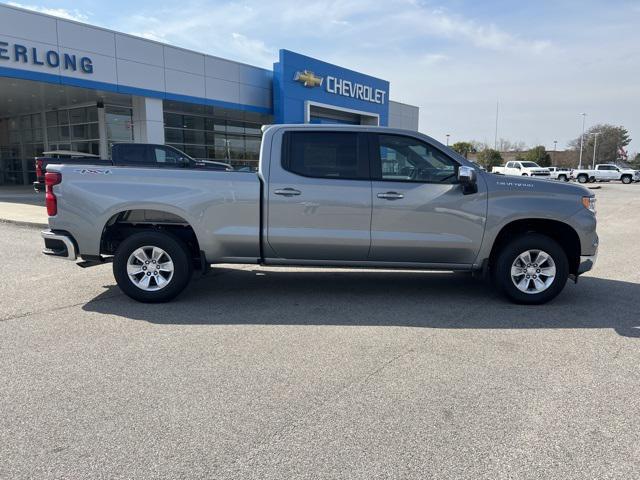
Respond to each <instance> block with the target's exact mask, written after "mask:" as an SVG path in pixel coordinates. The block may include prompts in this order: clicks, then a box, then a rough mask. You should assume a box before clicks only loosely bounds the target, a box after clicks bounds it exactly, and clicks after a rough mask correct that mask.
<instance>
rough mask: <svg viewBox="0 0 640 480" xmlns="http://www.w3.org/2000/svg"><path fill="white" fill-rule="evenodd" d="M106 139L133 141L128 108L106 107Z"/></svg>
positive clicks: (131, 120)
mask: <svg viewBox="0 0 640 480" xmlns="http://www.w3.org/2000/svg"><path fill="white" fill-rule="evenodd" d="M105 119H106V124H107V140H109V141H110V142H131V141H133V118H132V113H131V109H130V108H122V107H109V106H108V107H106V108H105Z"/></svg>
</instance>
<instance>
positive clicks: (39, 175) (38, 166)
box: [36, 158, 42, 181]
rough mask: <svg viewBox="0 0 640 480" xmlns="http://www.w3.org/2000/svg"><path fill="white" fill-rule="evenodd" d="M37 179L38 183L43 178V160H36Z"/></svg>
mask: <svg viewBox="0 0 640 480" xmlns="http://www.w3.org/2000/svg"><path fill="white" fill-rule="evenodd" d="M36 178H37V179H38V181H39V180H40V179H41V178H42V159H40V158H36Z"/></svg>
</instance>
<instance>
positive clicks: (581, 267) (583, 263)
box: [578, 253, 598, 275]
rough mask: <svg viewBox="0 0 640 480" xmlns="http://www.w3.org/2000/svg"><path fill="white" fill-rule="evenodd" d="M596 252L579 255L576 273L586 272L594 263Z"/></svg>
mask: <svg viewBox="0 0 640 480" xmlns="http://www.w3.org/2000/svg"><path fill="white" fill-rule="evenodd" d="M597 258H598V254H597V253H596V254H594V255H581V256H580V263H579V264H578V275H582V274H583V273H586V272H588V271H589V270H591V269H592V268H593V266H594V265H595V264H596V260H597Z"/></svg>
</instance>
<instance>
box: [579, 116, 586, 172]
mask: <svg viewBox="0 0 640 480" xmlns="http://www.w3.org/2000/svg"><path fill="white" fill-rule="evenodd" d="M580 115H582V135H581V136H580V160H579V161H578V169H581V168H582V147H583V146H584V121H585V118H586V117H587V114H586V113H581V114H580Z"/></svg>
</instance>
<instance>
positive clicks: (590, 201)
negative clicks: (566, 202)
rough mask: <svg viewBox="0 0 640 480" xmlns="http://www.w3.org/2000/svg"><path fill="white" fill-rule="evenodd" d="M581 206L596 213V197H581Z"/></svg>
mask: <svg viewBox="0 0 640 480" xmlns="http://www.w3.org/2000/svg"><path fill="white" fill-rule="evenodd" d="M582 206H583V207H584V208H586V209H587V210H591V211H592V212H593V213H596V197H582Z"/></svg>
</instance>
